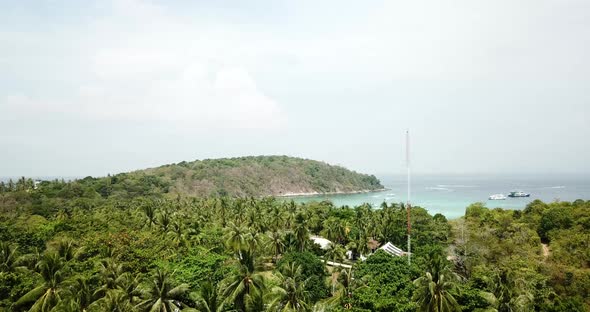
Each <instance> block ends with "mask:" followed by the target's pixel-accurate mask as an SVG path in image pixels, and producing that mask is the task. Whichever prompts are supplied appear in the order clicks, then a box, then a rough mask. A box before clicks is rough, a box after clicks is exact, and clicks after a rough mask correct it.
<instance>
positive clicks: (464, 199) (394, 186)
mask: <svg viewBox="0 0 590 312" xmlns="http://www.w3.org/2000/svg"><path fill="white" fill-rule="evenodd" d="M378 178H379V179H380V180H381V183H382V184H383V185H384V186H385V187H387V189H388V190H386V191H380V192H373V193H362V194H342V195H318V196H300V197H291V198H290V199H294V200H295V201H296V202H311V201H322V200H329V201H332V202H333V203H334V204H335V205H337V206H344V205H347V206H350V207H353V206H358V205H361V204H363V203H369V204H371V205H372V206H373V207H375V208H378V207H379V205H381V203H383V202H384V201H385V202H387V203H401V202H406V198H407V194H406V193H407V186H406V183H407V182H406V177H405V176H378ZM411 188H412V192H411V195H410V198H411V203H412V205H414V206H420V207H423V208H426V209H427V210H428V211H429V212H430V213H431V214H436V213H441V214H443V215H444V216H446V217H447V218H449V219H454V218H458V217H461V216H463V215H464V213H465V208H466V207H467V206H469V205H470V204H472V203H475V202H482V203H484V204H485V205H486V207H488V208H497V207H500V208H504V209H524V208H525V206H526V205H527V204H528V203H530V202H531V201H533V200H535V199H540V200H542V201H545V202H552V201H556V200H560V201H574V200H576V199H584V200H590V177H588V176H581V175H569V176H568V175H559V176H558V175H555V176H535V175H520V176H486V175H454V176H443V175H413V176H412V181H411ZM515 190H522V191H524V192H525V193H530V194H531V196H530V197H525V198H508V199H506V200H488V197H489V196H490V195H492V194H498V193H501V194H504V195H508V193H509V192H510V191H515Z"/></svg>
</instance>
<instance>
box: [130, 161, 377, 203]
mask: <svg viewBox="0 0 590 312" xmlns="http://www.w3.org/2000/svg"><path fill="white" fill-rule="evenodd" d="M123 176H124V177H125V178H131V179H133V180H136V179H140V180H144V181H145V180H148V181H150V180H151V181H153V183H152V184H156V185H161V186H162V187H163V189H165V190H164V191H165V192H168V193H180V194H183V195H192V196H225V195H227V196H266V195H273V196H281V195H289V194H301V193H335V192H343V193H348V192H360V191H373V190H378V189H383V186H382V185H381V183H380V182H379V180H378V179H377V178H376V177H375V176H373V175H366V174H360V173H357V172H354V171H350V170H348V169H345V168H343V167H340V166H333V165H329V164H327V163H324V162H319V161H315V160H309V159H302V158H294V157H287V156H251V157H238V158H222V159H205V160H197V161H192V162H180V163H178V164H170V165H165V166H161V167H157V168H150V169H145V170H139V171H135V172H131V173H128V174H123ZM123 176H122V177H123Z"/></svg>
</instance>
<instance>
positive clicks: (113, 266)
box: [97, 258, 124, 294]
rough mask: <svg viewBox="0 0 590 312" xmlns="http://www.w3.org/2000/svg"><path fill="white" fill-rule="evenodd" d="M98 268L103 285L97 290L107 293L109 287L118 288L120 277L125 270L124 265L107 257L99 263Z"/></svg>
mask: <svg viewBox="0 0 590 312" xmlns="http://www.w3.org/2000/svg"><path fill="white" fill-rule="evenodd" d="M98 270H99V276H100V279H101V282H102V286H101V287H100V288H99V289H98V290H97V293H102V294H105V293H106V292H107V290H109V289H116V288H117V282H118V280H119V277H121V276H122V275H123V272H124V271H123V265H121V264H119V263H117V262H115V261H114V260H113V259H111V258H107V259H103V260H101V261H100V262H99V263H98Z"/></svg>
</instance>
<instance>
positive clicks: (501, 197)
mask: <svg viewBox="0 0 590 312" xmlns="http://www.w3.org/2000/svg"><path fill="white" fill-rule="evenodd" d="M488 199H489V200H504V199H506V196H504V194H494V195H490V197H489V198H488Z"/></svg>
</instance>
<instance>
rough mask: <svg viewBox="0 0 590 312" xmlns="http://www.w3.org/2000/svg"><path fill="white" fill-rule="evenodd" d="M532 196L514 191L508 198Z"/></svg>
mask: <svg viewBox="0 0 590 312" xmlns="http://www.w3.org/2000/svg"><path fill="white" fill-rule="evenodd" d="M530 196H531V194H527V193H525V192H523V191H513V192H510V194H508V197H530Z"/></svg>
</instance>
